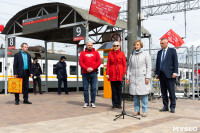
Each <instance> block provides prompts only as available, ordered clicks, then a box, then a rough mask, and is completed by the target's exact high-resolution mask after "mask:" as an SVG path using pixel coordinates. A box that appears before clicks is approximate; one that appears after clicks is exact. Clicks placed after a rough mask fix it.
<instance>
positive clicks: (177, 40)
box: [160, 29, 185, 47]
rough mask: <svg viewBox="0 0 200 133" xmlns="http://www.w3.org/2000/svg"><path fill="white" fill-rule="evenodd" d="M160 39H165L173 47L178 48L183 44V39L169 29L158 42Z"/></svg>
mask: <svg viewBox="0 0 200 133" xmlns="http://www.w3.org/2000/svg"><path fill="white" fill-rule="evenodd" d="M162 38H166V39H167V40H168V42H169V43H171V44H173V45H174V46H175V47H180V46H181V45H182V44H184V43H185V42H184V41H183V39H182V38H181V37H180V36H179V35H178V34H176V33H175V32H174V31H173V30H172V29H170V30H169V31H168V32H167V33H166V34H165V35H164V36H162V37H161V38H160V40H161V39H162Z"/></svg>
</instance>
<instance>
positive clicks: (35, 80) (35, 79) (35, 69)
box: [32, 57, 43, 95]
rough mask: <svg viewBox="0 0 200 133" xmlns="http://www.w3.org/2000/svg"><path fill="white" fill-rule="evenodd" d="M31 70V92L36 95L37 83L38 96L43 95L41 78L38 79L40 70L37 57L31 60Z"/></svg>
mask: <svg viewBox="0 0 200 133" xmlns="http://www.w3.org/2000/svg"><path fill="white" fill-rule="evenodd" d="M32 69H33V91H34V92H35V95H36V94H37V92H36V85H37V83H38V87H39V91H40V94H43V93H42V91H41V77H40V75H41V74H42V70H41V67H40V64H39V63H38V59H37V57H34V58H33V65H32Z"/></svg>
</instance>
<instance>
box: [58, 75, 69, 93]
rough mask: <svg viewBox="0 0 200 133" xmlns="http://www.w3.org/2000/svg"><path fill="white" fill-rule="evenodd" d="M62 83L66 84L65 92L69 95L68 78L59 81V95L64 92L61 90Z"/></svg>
mask: <svg viewBox="0 0 200 133" xmlns="http://www.w3.org/2000/svg"><path fill="white" fill-rule="evenodd" d="M62 82H64V91H65V94H68V89H67V78H66V79H58V94H61V92H62V90H61V85H62Z"/></svg>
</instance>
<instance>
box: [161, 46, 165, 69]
mask: <svg viewBox="0 0 200 133" xmlns="http://www.w3.org/2000/svg"><path fill="white" fill-rule="evenodd" d="M162 52H163V54H162V60H161V66H160V70H161V71H163V65H164V60H165V50H164V49H163V51H162Z"/></svg>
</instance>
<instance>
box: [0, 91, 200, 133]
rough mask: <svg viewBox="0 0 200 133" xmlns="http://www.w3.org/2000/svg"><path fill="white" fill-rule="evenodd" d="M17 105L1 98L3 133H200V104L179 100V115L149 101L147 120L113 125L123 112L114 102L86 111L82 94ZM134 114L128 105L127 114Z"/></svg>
mask: <svg viewBox="0 0 200 133" xmlns="http://www.w3.org/2000/svg"><path fill="white" fill-rule="evenodd" d="M20 100H21V101H20V105H15V104H14V95H13V94H8V95H4V94H0V133H133V132H134V133H173V132H174V133H176V132H177V133H178V132H194V133H199V132H200V115H199V114H200V100H194V101H193V100H190V99H187V100H186V99H178V100H177V107H176V112H175V113H170V112H159V111H158V110H159V109H161V108H162V99H153V100H152V101H149V108H148V115H147V117H141V116H138V117H140V118H141V120H137V119H134V118H131V117H127V116H125V119H122V118H119V119H117V120H116V121H113V119H114V118H115V115H118V114H120V113H121V111H122V110H121V109H111V99H106V98H103V95H102V92H100V96H97V97H96V106H97V107H96V108H91V107H88V108H82V106H83V104H84V102H83V94H82V92H71V93H70V94H69V95H64V94H62V95H57V93H56V92H49V93H45V94H43V95H39V94H37V95H34V94H33V93H30V94H29V100H30V101H31V102H32V103H33V104H32V105H26V104H23V99H22V95H20ZM133 111H134V109H133V103H132V101H126V113H127V114H132V113H133Z"/></svg>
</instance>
